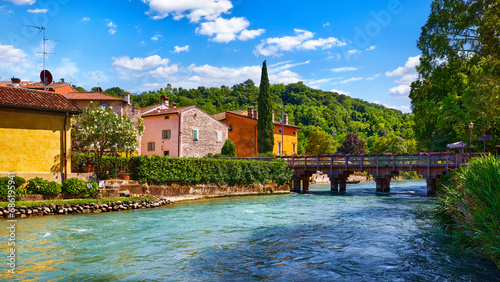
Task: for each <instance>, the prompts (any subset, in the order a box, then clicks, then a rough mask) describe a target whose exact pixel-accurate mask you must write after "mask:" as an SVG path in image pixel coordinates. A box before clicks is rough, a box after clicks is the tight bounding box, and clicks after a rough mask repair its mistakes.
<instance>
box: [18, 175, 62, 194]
mask: <svg viewBox="0 0 500 282" xmlns="http://www.w3.org/2000/svg"><path fill="white" fill-rule="evenodd" d="M26 189H27V190H28V193H29V194H42V195H59V194H61V184H59V183H57V182H55V181H51V182H49V181H47V180H45V179H43V178H40V177H35V178H33V179H30V180H29V181H28V186H26Z"/></svg>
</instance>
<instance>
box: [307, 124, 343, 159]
mask: <svg viewBox="0 0 500 282" xmlns="http://www.w3.org/2000/svg"><path fill="white" fill-rule="evenodd" d="M336 147H337V143H336V141H335V139H334V138H333V136H331V135H329V134H328V133H326V132H325V131H323V130H322V129H321V128H320V127H315V128H314V129H313V130H312V131H311V133H310V134H309V142H308V145H307V148H306V152H307V153H308V154H312V155H318V154H333V153H335V148H336Z"/></svg>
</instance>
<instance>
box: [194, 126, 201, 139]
mask: <svg viewBox="0 0 500 282" xmlns="http://www.w3.org/2000/svg"><path fill="white" fill-rule="evenodd" d="M198 135H199V134H198V129H193V140H198V138H200V137H199V136H198Z"/></svg>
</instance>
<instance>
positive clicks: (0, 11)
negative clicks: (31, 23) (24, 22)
mask: <svg viewBox="0 0 500 282" xmlns="http://www.w3.org/2000/svg"><path fill="white" fill-rule="evenodd" d="M5 8H7V6H5V5H3V6H0V14H1V15H9V14H14V11H12V9H5Z"/></svg>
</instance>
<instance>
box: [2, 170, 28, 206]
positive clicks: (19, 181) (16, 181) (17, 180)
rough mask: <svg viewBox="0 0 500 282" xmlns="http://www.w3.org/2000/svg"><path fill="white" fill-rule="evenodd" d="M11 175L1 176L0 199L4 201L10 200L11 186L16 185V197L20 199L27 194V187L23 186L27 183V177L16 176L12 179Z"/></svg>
mask: <svg viewBox="0 0 500 282" xmlns="http://www.w3.org/2000/svg"><path fill="white" fill-rule="evenodd" d="M9 180H11V179H10V178H9V177H0V199H2V200H3V201H8V200H9V187H10V186H14V188H15V190H14V191H15V199H16V200H20V199H21V198H22V197H23V196H24V195H26V188H24V187H22V186H23V185H24V183H26V179H24V178H22V177H19V176H14V178H12V181H11V182H10V183H9Z"/></svg>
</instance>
